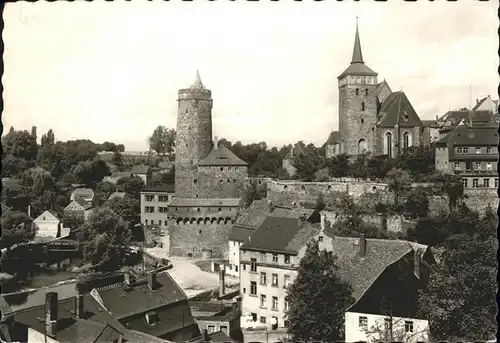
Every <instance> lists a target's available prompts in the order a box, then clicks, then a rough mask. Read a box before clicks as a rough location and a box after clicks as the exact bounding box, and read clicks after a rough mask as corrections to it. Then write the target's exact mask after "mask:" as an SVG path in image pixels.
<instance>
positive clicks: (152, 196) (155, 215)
mask: <svg viewBox="0 0 500 343" xmlns="http://www.w3.org/2000/svg"><path fill="white" fill-rule="evenodd" d="M174 197H175V189H174V186H173V185H164V186H160V187H150V188H144V189H142V190H141V223H143V224H144V225H158V226H160V227H166V226H167V219H168V205H169V202H170V201H172V199H173V198H174Z"/></svg>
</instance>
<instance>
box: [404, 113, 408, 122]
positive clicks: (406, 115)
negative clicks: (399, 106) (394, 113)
mask: <svg viewBox="0 0 500 343" xmlns="http://www.w3.org/2000/svg"><path fill="white" fill-rule="evenodd" d="M403 120H404V121H408V113H407V112H406V111H404V113H403Z"/></svg>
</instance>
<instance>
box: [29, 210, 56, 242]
mask: <svg viewBox="0 0 500 343" xmlns="http://www.w3.org/2000/svg"><path fill="white" fill-rule="evenodd" d="M33 223H34V224H35V225H36V227H37V228H38V231H37V233H36V236H37V237H52V238H58V237H60V235H61V228H62V221H61V220H60V219H59V218H58V216H57V214H56V213H55V212H53V211H51V210H46V211H44V212H43V213H42V214H40V215H39V216H38V217H36V218H35V220H33Z"/></svg>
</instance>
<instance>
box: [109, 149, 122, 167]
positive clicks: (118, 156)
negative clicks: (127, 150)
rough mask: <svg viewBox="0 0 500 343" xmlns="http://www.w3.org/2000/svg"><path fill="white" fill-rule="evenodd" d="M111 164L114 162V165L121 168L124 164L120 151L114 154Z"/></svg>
mask: <svg viewBox="0 0 500 343" xmlns="http://www.w3.org/2000/svg"><path fill="white" fill-rule="evenodd" d="M111 162H113V164H114V165H116V166H121V165H122V163H123V160H122V154H120V153H119V152H118V151H115V152H114V153H113V158H112V159H111Z"/></svg>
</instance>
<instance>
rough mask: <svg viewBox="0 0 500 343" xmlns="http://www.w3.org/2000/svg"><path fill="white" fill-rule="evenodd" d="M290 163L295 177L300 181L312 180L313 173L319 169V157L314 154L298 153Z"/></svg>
mask: <svg viewBox="0 0 500 343" xmlns="http://www.w3.org/2000/svg"><path fill="white" fill-rule="evenodd" d="M292 165H293V166H294V167H295V169H296V175H297V177H298V178H299V179H300V180H302V181H306V182H309V181H313V178H314V174H315V173H316V172H317V171H318V170H319V158H317V157H316V156H314V155H308V154H307V155H306V154H303V153H300V154H299V155H297V156H294V157H293V160H292Z"/></svg>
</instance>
